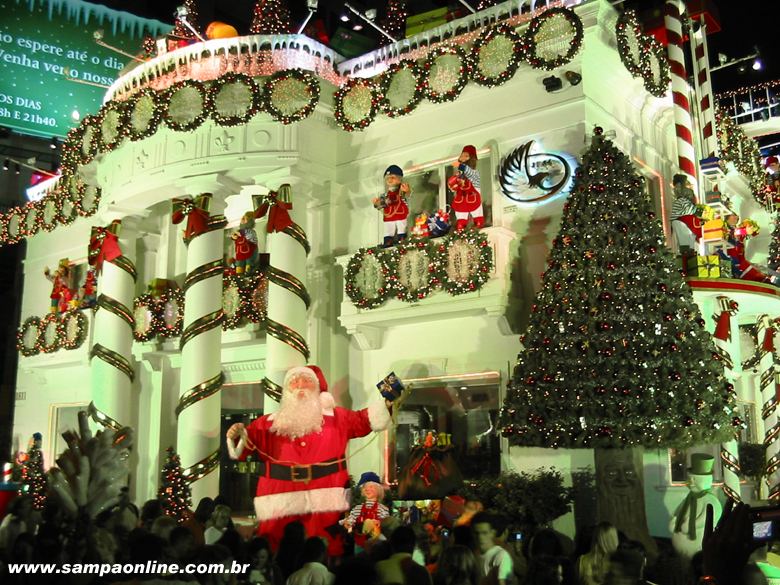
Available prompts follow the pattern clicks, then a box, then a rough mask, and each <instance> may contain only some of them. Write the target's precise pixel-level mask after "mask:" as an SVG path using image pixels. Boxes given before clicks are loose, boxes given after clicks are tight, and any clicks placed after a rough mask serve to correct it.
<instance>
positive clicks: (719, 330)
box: [715, 311, 731, 341]
mask: <svg viewBox="0 0 780 585" xmlns="http://www.w3.org/2000/svg"><path fill="white" fill-rule="evenodd" d="M715 338H716V339H720V340H721V341H731V313H730V312H729V311H721V312H720V315H719V316H718V324H717V325H716V326H715Z"/></svg>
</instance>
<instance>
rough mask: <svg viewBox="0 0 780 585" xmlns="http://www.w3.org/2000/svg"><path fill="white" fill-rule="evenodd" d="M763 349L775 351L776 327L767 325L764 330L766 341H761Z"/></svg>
mask: <svg viewBox="0 0 780 585" xmlns="http://www.w3.org/2000/svg"><path fill="white" fill-rule="evenodd" d="M761 349H763V350H764V351H767V352H770V353H774V351H775V328H774V327H767V328H766V330H765V331H764V341H763V342H762V343H761Z"/></svg>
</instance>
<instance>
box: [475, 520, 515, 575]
mask: <svg viewBox="0 0 780 585" xmlns="http://www.w3.org/2000/svg"><path fill="white" fill-rule="evenodd" d="M471 527H472V530H473V531H474V539H475V540H476V541H477V548H478V549H479V554H480V569H481V573H482V579H483V580H485V579H487V578H490V579H489V581H490V582H492V583H498V585H507V583H509V582H510V580H511V577H512V557H511V556H509V553H508V552H507V551H505V550H504V549H503V548H501V547H500V546H499V545H498V544H496V538H497V537H498V536H500V533H499V531H500V532H504V531H505V530H506V526H505V523H504V522H502V521H500V519H499V518H497V517H496V516H494V515H493V514H490V513H488V512H480V513H478V514H476V515H475V516H474V518H473V519H472V521H471Z"/></svg>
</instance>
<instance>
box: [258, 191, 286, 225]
mask: <svg viewBox="0 0 780 585" xmlns="http://www.w3.org/2000/svg"><path fill="white" fill-rule="evenodd" d="M268 198H269V200H270V201H266V202H265V203H263V204H262V205H260V207H258V208H257V209H255V219H259V218H261V217H265V214H266V213H267V214H268V227H267V228H266V231H267V232H268V233H269V234H271V233H274V232H283V231H284V230H286V229H287V228H288V227H290V226H291V225H292V224H293V220H292V218H291V217H290V213H289V212H290V209H292V203H288V202H287V201H280V200H279V195H278V193H276V192H275V191H271V192H270V193H269V194H268Z"/></svg>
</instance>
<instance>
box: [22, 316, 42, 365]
mask: <svg viewBox="0 0 780 585" xmlns="http://www.w3.org/2000/svg"><path fill="white" fill-rule="evenodd" d="M31 328H35V343H34V344H33V345H32V347H29V346H27V345H25V344H24V338H25V336H26V334H27V330H28V329H31ZM16 349H17V350H18V351H19V352H20V353H21V354H22V355H23V356H24V357H32V356H34V355H37V354H39V353H41V320H40V319H39V318H38V317H27V319H25V320H24V323H22V326H21V327H20V328H19V331H17V332H16Z"/></svg>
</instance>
